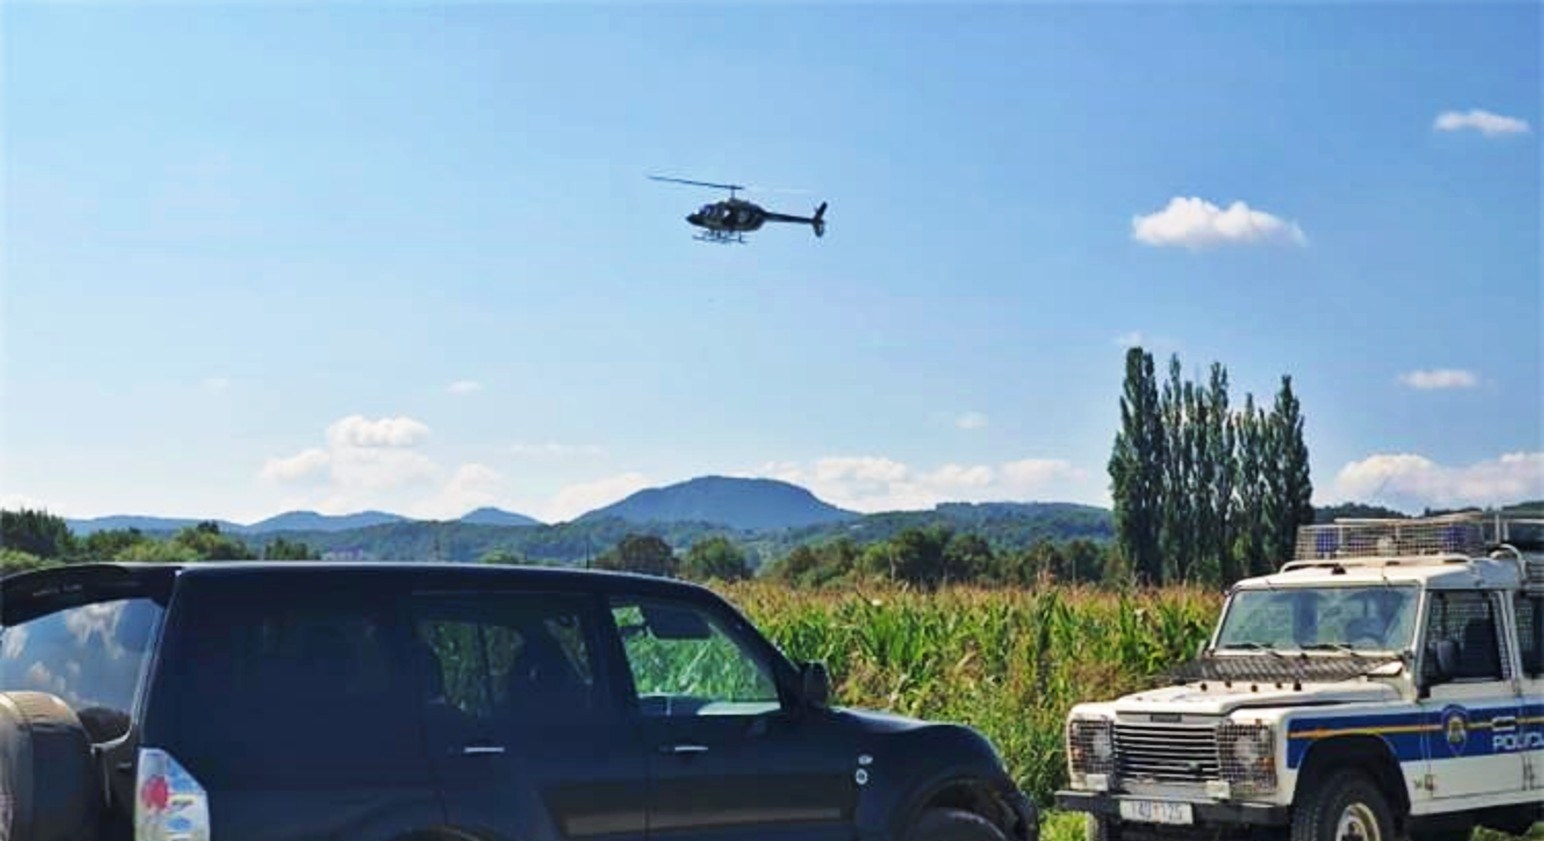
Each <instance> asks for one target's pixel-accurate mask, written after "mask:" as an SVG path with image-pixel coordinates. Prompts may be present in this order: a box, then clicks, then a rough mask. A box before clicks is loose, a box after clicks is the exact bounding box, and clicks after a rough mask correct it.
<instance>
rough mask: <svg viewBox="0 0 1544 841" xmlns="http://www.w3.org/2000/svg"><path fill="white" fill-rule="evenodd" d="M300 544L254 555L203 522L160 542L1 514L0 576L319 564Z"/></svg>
mask: <svg viewBox="0 0 1544 841" xmlns="http://www.w3.org/2000/svg"><path fill="white" fill-rule="evenodd" d="M319 557H320V555H318V554H317V553H316V551H315V550H313V549H312V548H311V547H310V546H307V545H306V544H305V543H302V542H299V541H292V540H286V539H284V538H282V537H275V538H273V539H271V540H269V541H268V542H267V543H265V544H263V545H262V546H261V548H259V549H257V550H253V549H252V548H250V547H249V546H248V545H247V544H246V543H245V542H244V541H242V540H241V539H240V538H238V537H236V536H234V535H230V534H226V533H224V532H221V531H220V525H219V524H218V523H215V522H212V521H210V522H202V523H199V524H198V525H195V526H189V527H187V528H184V529H181V530H179V531H178V532H177V533H175V534H173V535H171V536H170V537H166V538H157V537H152V536H150V535H147V534H145V533H143V532H141V531H140V530H139V529H106V530H103V531H97V532H92V533H91V534H87V535H76V534H75V533H74V532H72V531H71V530H70V526H69V524H68V523H66V522H65V521H64V518H62V517H58V516H56V515H53V514H49V513H48V512H46V511H35V510H31V509H21V510H19V511H0V574H3V573H7V572H17V571H21V570H27V569H38V568H42V567H48V566H57V565H60V564H74V563H85V562H88V561H115V562H119V563H191V562H193V561H246V560H261V559H266V560H287V561H304V560H316V559H317V558H319Z"/></svg>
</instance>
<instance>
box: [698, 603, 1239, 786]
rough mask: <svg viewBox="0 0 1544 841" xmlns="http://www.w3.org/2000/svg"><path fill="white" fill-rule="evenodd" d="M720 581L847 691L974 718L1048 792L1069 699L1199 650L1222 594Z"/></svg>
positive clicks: (1132, 684)
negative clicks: (805, 586) (824, 587)
mask: <svg viewBox="0 0 1544 841" xmlns="http://www.w3.org/2000/svg"><path fill="white" fill-rule="evenodd" d="M722 592H724V594H725V595H726V596H727V597H728V598H730V599H731V600H732V601H734V602H735V603H736V604H738V605H739V606H740V607H741V608H743V609H744V610H745V611H746V613H747V614H749V615H750V617H751V618H752V619H753V620H754V621H755V623H756V624H757V625H758V626H759V627H761V628H762V629H763V630H764V631H766V632H767V633H768V634H769V635H770V636H771V637H772V638H773V640H774V641H776V642H777V643H778V644H779V645H780V646H782V648H783V650H785V651H787V652H788V653H789V654H790V655H791V656H792V657H794V658H796V659H800V660H824V661H825V662H826V663H827V664H828V665H829V667H830V669H831V674H832V678H833V683H834V684H835V689H836V692H835V695H836V698H837V699H838V701H839V702H840V703H842V704H845V705H849V706H862V707H875V708H881V709H888V710H893V711H895V712H898V713H902V714H906V715H912V716H918V717H922V718H932V719H942V720H948V721H959V722H964V723H967V724H970V725H972V726H974V727H976V728H977V729H979V730H980V731H981V732H983V733H984V734H985V735H986V736H987V737H988V738H990V739H991V740H992V742H993V744H995V745H996V746H997V749H998V750H999V751H1000V752H1001V753H1002V755H1003V758H1004V760H1005V761H1006V762H1007V764H1008V767H1009V769H1010V771H1011V772H1012V773H1013V775H1014V778H1015V779H1016V780H1017V781H1018V783H1019V785H1020V786H1021V787H1022V788H1023V789H1024V790H1025V791H1026V792H1028V793H1029V794H1030V795H1031V796H1032V797H1034V798H1035V799H1036V800H1037V801H1039V802H1040V803H1042V804H1048V803H1049V802H1050V799H1051V794H1052V793H1053V792H1054V791H1055V790H1056V789H1057V788H1058V787H1059V786H1061V785H1063V784H1064V783H1065V782H1066V779H1065V778H1066V771H1065V769H1066V760H1065V757H1064V755H1063V746H1062V723H1063V721H1064V720H1065V718H1066V715H1067V711H1068V709H1069V708H1071V706H1072V705H1073V704H1075V703H1077V702H1079V701H1084V700H1090V699H1096V698H1109V697H1113V696H1115V695H1118V694H1122V693H1125V692H1131V691H1134V690H1137V689H1139V688H1142V687H1144V686H1147V685H1150V682H1151V681H1152V679H1153V678H1154V676H1156V675H1158V674H1160V673H1161V672H1162V671H1164V670H1165V669H1166V668H1167V667H1169V666H1172V665H1174V664H1177V663H1179V662H1181V661H1183V660H1185V659H1187V658H1189V657H1191V656H1193V655H1194V654H1195V652H1196V650H1197V649H1198V648H1199V647H1200V646H1201V644H1202V643H1203V642H1204V640H1205V639H1206V636H1207V634H1208V633H1209V631H1210V629H1211V626H1212V623H1213V622H1214V621H1215V619H1216V615H1217V610H1218V608H1219V607H1220V605H1221V597H1220V596H1218V595H1215V594H1212V593H1209V592H1204V591H1201V590H1195V589H1183V588H1173V589H1166V590H1159V591H1151V592H1141V593H1131V594H1122V593H1114V592H1109V591H1105V590H1096V589H1092V588H1077V587H1047V588H1042V589H1034V590H1031V589H1008V590H981V589H969V588H949V589H945V590H942V591H939V592H936V593H918V592H911V591H906V590H899V589H879V590H874V591H866V590H861V589H854V590H846V591H810V590H794V589H790V588H788V587H784V586H780V585H776V584H770V583H766V582H752V583H747V584H736V585H726V586H724V587H723V588H722Z"/></svg>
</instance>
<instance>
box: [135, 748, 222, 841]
mask: <svg viewBox="0 0 1544 841" xmlns="http://www.w3.org/2000/svg"><path fill="white" fill-rule="evenodd" d="M134 841H209V795H208V794H207V793H206V792H205V791H204V787H203V786H201V785H199V784H198V780H195V779H193V775H192V774H189V773H188V772H187V770H186V769H184V768H183V767H182V766H181V765H178V764H177V760H175V759H172V756H171V754H169V753H167V752H166V751H164V750H159V749H157V748H140V750H139V772H138V774H136V778H135V782H134Z"/></svg>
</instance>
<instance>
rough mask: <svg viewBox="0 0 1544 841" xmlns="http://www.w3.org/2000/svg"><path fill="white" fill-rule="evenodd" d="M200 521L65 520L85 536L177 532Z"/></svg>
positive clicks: (228, 526) (227, 527)
mask: <svg viewBox="0 0 1544 841" xmlns="http://www.w3.org/2000/svg"><path fill="white" fill-rule="evenodd" d="M201 522H203V521H202V520H194V519H189V518H186V517H141V516H137V515H134V514H114V515H112V516H108V517H88V518H84V519H80V520H70V519H66V520H65V523H66V524H68V525H69V527H70V531H72V532H74V533H76V534H78V535H81V536H85V535H88V534H94V533H96V532H99V531H111V530H114V529H139V530H140V531H142V532H160V531H177V530H178V529H185V528H187V527H189V526H196V525H198V524H199V523H201ZM215 522H217V523H219V524H220V531H226V532H239V531H242V530H243V529H245V528H246V527H245V526H242V525H238V524H236V523H231V522H227V521H225V520H216V521H215Z"/></svg>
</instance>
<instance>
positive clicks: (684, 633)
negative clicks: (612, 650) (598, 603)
mask: <svg viewBox="0 0 1544 841" xmlns="http://www.w3.org/2000/svg"><path fill="white" fill-rule="evenodd" d="M611 613H612V617H613V619H614V620H615V621H616V627H617V632H618V634H619V635H620V636H621V638H622V646H623V648H624V650H625V651H626V654H627V665H628V669H629V670H630V671H631V673H632V678H633V687H634V690H635V692H636V693H637V700H638V709H639V711H640V712H641V713H642V714H643V715H646V716H665V717H672V716H702V715H757V714H760V713H764V712H769V711H771V710H775V709H778V708H779V707H780V706H781V703H780V700H779V696H778V692H777V683H776V681H775V679H774V678H773V671H772V667H771V665H770V664H768V663H766V662H765V661H764V660H763V659H762V658H761V657H760V656H758V655H757V653H756V652H755V650H754V649H752V648H750V647H748V646H746V645H745V644H744V643H743V642H741V641H740V639H739V638H737V637H736V635H735V634H733V633H732V632H731V631H730V630H729V629H728V628H726V627H725V626H724V623H723V622H722V621H721V620H720V619H719V618H718V617H717V616H715V615H713V614H712V613H711V612H709V611H706V610H703V609H701V608H698V607H695V606H693V605H689V604H684V603H677V602H666V601H650V600H644V601H639V600H636V599H615V600H613V602H612V610H611Z"/></svg>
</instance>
